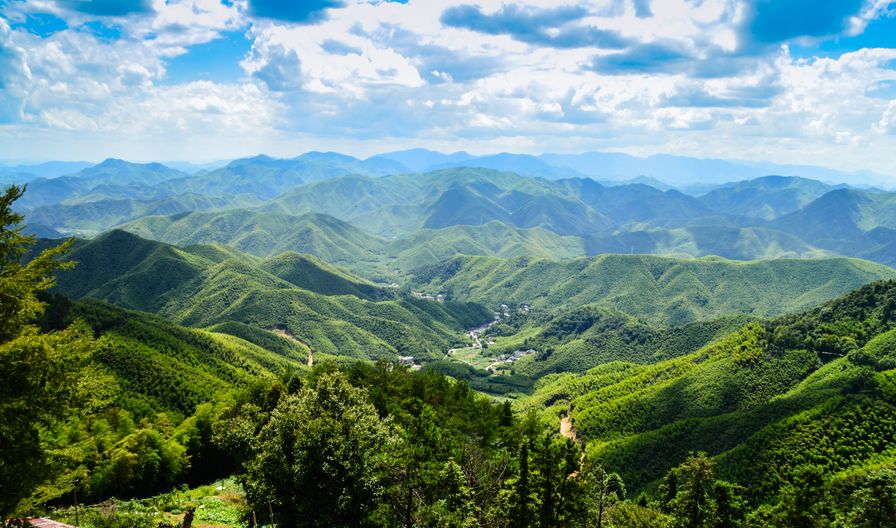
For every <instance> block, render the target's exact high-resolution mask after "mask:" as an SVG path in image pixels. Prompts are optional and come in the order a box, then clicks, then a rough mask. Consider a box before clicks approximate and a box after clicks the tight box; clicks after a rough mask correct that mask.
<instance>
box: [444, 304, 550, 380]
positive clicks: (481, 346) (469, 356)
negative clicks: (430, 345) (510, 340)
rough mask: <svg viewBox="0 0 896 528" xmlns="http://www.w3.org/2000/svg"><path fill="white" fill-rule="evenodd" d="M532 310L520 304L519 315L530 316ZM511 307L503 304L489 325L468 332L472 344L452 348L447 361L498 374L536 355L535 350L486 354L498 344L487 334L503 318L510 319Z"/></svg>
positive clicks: (446, 357) (449, 350) (526, 305)
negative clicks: (501, 370)
mask: <svg viewBox="0 0 896 528" xmlns="http://www.w3.org/2000/svg"><path fill="white" fill-rule="evenodd" d="M530 310H531V308H530V306H529V305H528V304H520V305H519V306H518V307H517V313H520V314H528V313H529V312H530ZM510 315H511V307H510V306H509V305H507V304H501V305H500V307H499V309H498V310H497V311H495V313H494V319H492V320H491V321H489V322H488V323H486V324H484V325H481V326H478V327H476V328H472V329H470V330H468V331H467V335H468V336H469V337H470V341H471V344H470V345H469V346H466V347H459V348H450V349H448V352H447V353H446V354H445V359H452V360H454V361H460V362H462V363H466V364H467V365H470V366H471V367H474V368H479V369H484V370H488V371H491V372H496V371H498V370H500V369H502V368H505V367H508V366H511V365H512V364H513V363H515V362H516V361H518V360H519V359H521V358H523V357H526V356H528V355H531V354H534V353H535V352H536V351H535V350H534V349H531V348H530V349H525V350H523V349H516V350H513V351H511V352H505V353H501V354H497V355H490V354H488V352H486V351H487V350H488V349H489V347H491V346H494V345H495V344H496V342H495V339H494V338H491V337H487V336H486V335H485V334H486V333H487V332H488V330H489V329H490V328H492V327H493V326H494V325H496V324H498V323H499V322H501V320H502V319H503V318H506V317H510Z"/></svg>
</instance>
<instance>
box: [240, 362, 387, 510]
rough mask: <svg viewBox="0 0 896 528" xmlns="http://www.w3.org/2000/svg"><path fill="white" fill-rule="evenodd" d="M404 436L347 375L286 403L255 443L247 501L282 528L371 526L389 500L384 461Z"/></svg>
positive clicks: (326, 379) (321, 381)
mask: <svg viewBox="0 0 896 528" xmlns="http://www.w3.org/2000/svg"><path fill="white" fill-rule="evenodd" d="M398 444H399V435H398V433H397V431H396V428H395V426H394V425H393V424H392V423H391V420H390V419H383V418H380V416H379V415H378V414H377V412H376V409H375V408H374V407H373V405H372V404H371V403H370V402H369V401H368V399H367V396H366V393H365V392H364V391H363V390H362V389H359V388H356V387H353V386H352V385H351V384H350V383H349V382H348V379H347V378H346V377H345V375H344V374H340V373H326V374H323V375H321V376H319V377H317V378H316V379H315V380H314V383H313V384H311V383H309V384H308V385H305V386H303V387H302V389H301V390H300V391H299V392H298V394H295V395H291V396H289V397H287V398H285V399H283V400H282V401H281V402H280V403H279V404H278V405H277V407H276V408H275V409H274V411H273V412H272V413H271V418H270V421H269V422H268V423H267V424H266V425H265V426H264V428H263V429H262V430H261V432H260V434H259V435H258V437H257V438H256V439H255V440H254V441H253V443H252V450H253V453H254V457H253V458H252V459H251V460H250V461H249V462H248V464H247V467H246V474H245V475H244V476H243V477H242V480H243V484H244V486H245V488H246V494H247V498H248V500H249V502H250V504H252V505H253V506H255V507H256V508H257V509H258V510H260V511H265V510H266V509H267V505H268V503H269V502H270V504H271V505H272V506H273V508H274V512H275V516H276V519H277V523H278V524H280V525H282V526H321V527H324V526H326V527H339V526H346V527H348V526H365V525H369V524H370V519H369V516H370V515H371V514H372V512H374V510H375V509H376V508H377V506H378V503H379V501H380V498H381V496H382V493H383V488H384V479H385V475H384V474H383V471H382V467H383V462H384V460H383V458H384V457H387V456H389V454H391V453H392V452H394V450H395V449H396V448H397V447H398Z"/></svg>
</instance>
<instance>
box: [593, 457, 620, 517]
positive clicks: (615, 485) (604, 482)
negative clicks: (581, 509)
mask: <svg viewBox="0 0 896 528" xmlns="http://www.w3.org/2000/svg"><path fill="white" fill-rule="evenodd" d="M585 486H586V489H587V490H588V493H589V495H590V496H591V498H593V501H594V502H593V507H594V509H595V511H594V514H593V515H594V519H595V523H596V524H595V526H597V528H603V526H604V517H605V514H606V511H607V507H609V506H610V504H613V503H615V502H619V501H623V500H625V484H623V482H622V477H620V476H619V474H617V473H607V472H606V470H605V469H604V467H603V466H602V465H601V464H592V465H590V466H589V467H587V468H586V470H585Z"/></svg>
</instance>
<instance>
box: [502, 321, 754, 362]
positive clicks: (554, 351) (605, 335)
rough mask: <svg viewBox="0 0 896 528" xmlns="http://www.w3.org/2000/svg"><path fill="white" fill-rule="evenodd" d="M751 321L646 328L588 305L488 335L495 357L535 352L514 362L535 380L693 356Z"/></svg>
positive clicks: (504, 325) (507, 325)
mask: <svg viewBox="0 0 896 528" xmlns="http://www.w3.org/2000/svg"><path fill="white" fill-rule="evenodd" d="M750 320H753V318H751V317H750V316H743V315H741V316H727V317H721V318H718V319H712V320H708V321H696V322H692V323H688V324H685V325H681V326H672V327H669V326H661V325H655V324H647V323H645V322H643V321H641V320H639V319H638V318H636V317H634V316H632V315H628V314H625V313H622V312H619V311H617V310H611V309H607V308H603V307H600V306H597V305H585V306H581V307H578V308H573V309H568V310H556V311H555V310H546V311H538V310H536V311H533V312H531V313H530V314H527V315H526V316H517V315H514V316H511V317H510V318H509V319H506V320H505V321H502V322H501V323H499V324H497V325H495V326H493V327H492V328H491V329H489V331H488V332H487V333H486V335H487V337H488V339H493V340H494V343H493V344H492V345H490V346H489V348H488V352H489V354H491V355H492V356H497V355H498V354H501V353H503V354H508V353H512V352H513V351H514V350H517V349H522V350H534V351H535V353H534V354H530V355H526V356H524V357H522V358H520V359H518V360H517V361H515V362H514V363H513V369H514V371H515V372H516V373H517V374H520V375H525V376H529V377H530V378H532V379H537V378H541V377H543V376H546V375H548V374H551V373H556V372H585V371H586V370H589V369H591V368H593V367H596V366H598V365H603V364H605V363H610V362H613V361H626V362H630V363H641V364H648V363H655V362H657V361H661V360H664V359H670V358H675V357H678V356H683V355H685V354H689V353H691V352H694V351H696V350H698V349H700V348H702V347H703V346H704V345H706V344H707V343H709V342H710V341H713V340H715V339H718V338H719V337H722V336H724V335H726V334H728V333H730V332H732V331H734V330H736V329H737V328H739V327H740V326H742V325H743V324H744V323H746V322H748V321H750Z"/></svg>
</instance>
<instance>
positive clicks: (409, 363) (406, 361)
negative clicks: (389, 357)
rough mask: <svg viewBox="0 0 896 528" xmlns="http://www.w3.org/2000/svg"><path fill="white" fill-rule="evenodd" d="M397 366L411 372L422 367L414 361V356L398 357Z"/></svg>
mask: <svg viewBox="0 0 896 528" xmlns="http://www.w3.org/2000/svg"><path fill="white" fill-rule="evenodd" d="M398 365H399V366H402V367H407V368H409V369H411V370H419V369H420V368H421V367H422V365H419V364H418V363H417V360H416V359H414V356H400V357H399V358H398Z"/></svg>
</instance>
